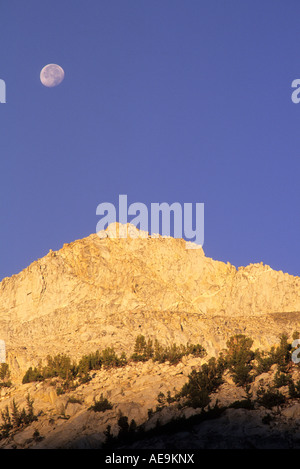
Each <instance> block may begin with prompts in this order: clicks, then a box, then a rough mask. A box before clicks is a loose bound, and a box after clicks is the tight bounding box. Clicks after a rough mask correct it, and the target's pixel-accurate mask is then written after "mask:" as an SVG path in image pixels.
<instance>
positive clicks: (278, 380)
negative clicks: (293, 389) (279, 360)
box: [273, 370, 292, 388]
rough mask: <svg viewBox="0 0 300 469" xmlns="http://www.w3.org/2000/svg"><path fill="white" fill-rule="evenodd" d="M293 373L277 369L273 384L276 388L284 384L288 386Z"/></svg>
mask: <svg viewBox="0 0 300 469" xmlns="http://www.w3.org/2000/svg"><path fill="white" fill-rule="evenodd" d="M291 379H292V378H291V375H289V374H286V373H282V372H280V371H279V370H277V371H276V373H275V376H274V380H273V385H274V387H275V388H281V387H282V386H288V385H289V383H290V381H291Z"/></svg>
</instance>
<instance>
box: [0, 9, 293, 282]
mask: <svg viewBox="0 0 300 469" xmlns="http://www.w3.org/2000/svg"><path fill="white" fill-rule="evenodd" d="M0 18H1V28H0V44H1V47H0V78H1V79H3V80H5V82H6V86H7V103H6V104H0V133H1V140H0V155H1V172H0V216H1V218H0V223H1V230H0V279H1V278H3V277H6V276H10V275H12V274H14V273H18V272H19V271H20V270H22V269H23V268H25V267H26V266H27V265H29V264H30V263H31V262H33V261H34V260H36V259H37V258H40V257H43V256H44V255H46V254H47V253H48V251H49V249H53V250H57V249H60V248H61V247H62V246H63V244H64V243H67V242H71V241H73V240H75V239H78V238H82V237H85V236H88V235H89V234H90V233H93V232H95V229H96V224H97V222H98V219H99V218H98V217H97V216H96V207H97V205H98V204H99V203H101V202H112V203H115V204H117V201H118V195H119V194H127V195H128V202H129V203H133V202H144V203H145V204H147V205H148V206H150V203H151V202H168V203H172V202H180V203H184V202H192V203H196V202H203V203H204V204H205V242H204V251H205V253H206V255H207V256H209V257H212V258H214V259H218V260H221V261H224V262H227V261H229V262H230V263H232V264H233V265H235V266H237V267H238V266H240V265H247V264H249V263H251V262H261V261H262V262H263V263H265V264H268V265H271V267H272V268H274V269H277V270H283V271H284V272H289V273H291V274H294V275H300V264H299V259H300V255H299V254H300V248H299V246H300V183H299V181H300V178H299V173H300V158H299V156H300V104H298V105H297V104H294V103H292V100H291V93H292V88H291V83H292V81H293V80H294V79H296V78H300V52H299V44H300V22H299V18H300V2H299V1H298V0H281V1H278V0H243V1H241V0H206V1H205V0H106V1H103V0H51V1H47V0H26V1H24V0H2V1H1V5H0ZM48 63H57V64H59V65H60V66H62V67H63V68H64V70H65V79H64V81H63V83H62V84H61V85H59V86H58V87H55V88H46V87H44V86H42V84H41V83H40V80H39V73H40V70H41V69H42V67H43V66H44V65H46V64H48Z"/></svg>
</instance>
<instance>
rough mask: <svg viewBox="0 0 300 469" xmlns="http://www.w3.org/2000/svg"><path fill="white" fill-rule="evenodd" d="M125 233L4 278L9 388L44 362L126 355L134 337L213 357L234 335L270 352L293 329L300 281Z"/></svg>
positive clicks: (0, 306)
mask: <svg viewBox="0 0 300 469" xmlns="http://www.w3.org/2000/svg"><path fill="white" fill-rule="evenodd" d="M118 227H119V225H118ZM123 228H124V227H123ZM125 228H126V227H125ZM127 229H128V232H129V237H128V238H124V239H120V238H114V237H112V233H113V232H114V231H115V230H113V229H112V227H111V226H110V227H108V229H107V230H106V231H105V232H102V233H99V236H98V235H97V234H92V235H90V236H89V237H87V238H84V239H81V240H77V241H74V242H72V243H70V244H65V245H64V246H63V247H62V249H60V250H58V251H56V252H53V251H51V250H50V252H49V254H48V255H46V256H45V257H43V258H42V259H39V260H37V261H35V262H33V263H32V264H31V265H30V266H29V267H27V268H26V269H24V270H23V271H22V272H20V273H19V274H17V275H14V276H12V277H11V278H5V279H4V280H2V282H1V283H0V298H1V302H0V338H1V339H2V340H4V341H5V344H6V355H7V363H8V364H9V367H10V373H11V378H12V379H13V380H15V382H21V381H22V379H23V377H24V374H25V373H26V371H27V370H28V368H29V367H32V369H34V368H35V367H38V366H39V364H40V362H42V363H43V364H46V362H47V357H48V356H49V355H51V356H52V357H54V356H55V355H63V354H64V355H67V356H69V357H70V358H71V360H74V361H76V362H78V360H80V359H81V357H83V356H84V355H88V354H91V353H94V352H95V350H105V349H106V348H109V347H114V350H115V352H116V353H117V354H118V356H121V354H122V353H125V354H126V356H127V357H130V356H131V355H132V354H133V353H134V344H135V339H136V337H137V335H139V334H140V335H143V336H145V337H147V338H149V339H150V340H152V342H153V346H154V345H155V340H156V339H157V340H158V341H159V343H160V345H161V346H162V347H165V348H166V347H170V346H172V344H176V345H177V346H178V347H180V346H186V344H188V343H189V344H201V346H202V347H204V348H205V350H206V352H207V354H208V356H216V355H217V354H218V352H219V351H220V350H222V348H224V347H225V345H226V342H227V340H228V339H229V337H231V336H232V335H233V334H239V333H242V334H245V335H247V336H249V337H252V338H253V341H254V346H255V347H260V348H268V347H269V346H271V345H272V344H274V343H276V340H277V339H278V336H279V335H280V334H281V333H283V332H285V333H287V334H288V335H291V333H292V332H293V330H295V329H297V328H300V327H298V324H299V322H300V313H299V311H300V295H299V291H300V279H299V278H298V277H293V276H291V275H288V274H287V273H283V272H276V271H274V270H272V268H271V267H269V266H266V265H263V264H251V265H249V266H247V267H240V268H238V269H237V268H235V267H234V266H232V265H230V264H229V263H227V264H225V263H223V262H218V261H215V260H213V259H211V258H208V257H206V256H205V254H204V252H203V250H202V249H201V248H200V249H187V244H186V242H185V241H184V240H181V239H174V238H171V237H170V238H163V237H160V236H154V235H152V236H150V235H148V234H147V233H144V232H139V231H138V230H137V229H136V228H135V227H133V226H131V225H128V226H127ZM189 247H193V246H192V244H191V245H190V246H189ZM194 247H197V246H194Z"/></svg>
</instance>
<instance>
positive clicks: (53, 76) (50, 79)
mask: <svg viewBox="0 0 300 469" xmlns="http://www.w3.org/2000/svg"><path fill="white" fill-rule="evenodd" d="M64 77H65V72H64V70H63V69H62V68H61V67H60V66H59V65H57V64H48V65H45V67H44V68H42V70H41V73H40V79H41V82H42V84H43V85H44V86H47V87H48V88H53V87H54V86H57V85H59V84H60V83H61V82H62V81H63V79H64Z"/></svg>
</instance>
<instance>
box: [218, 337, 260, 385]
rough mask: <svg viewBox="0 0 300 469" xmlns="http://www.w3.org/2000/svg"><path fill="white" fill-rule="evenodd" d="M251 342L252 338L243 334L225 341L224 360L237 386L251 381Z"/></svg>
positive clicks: (252, 357)
mask: <svg viewBox="0 0 300 469" xmlns="http://www.w3.org/2000/svg"><path fill="white" fill-rule="evenodd" d="M252 344H253V340H252V339H250V338H249V337H246V336H245V335H243V334H237V335H235V336H232V337H231V338H230V339H229V340H228V341H227V344H226V345H227V351H226V355H225V360H226V362H227V366H228V368H229V370H230V371H231V373H232V378H233V381H234V383H235V384H236V385H237V386H245V385H247V384H248V383H250V382H251V381H252V376H251V375H250V372H251V370H252V366H251V361H252V360H253V359H254V352H253V351H252V350H251V347H252Z"/></svg>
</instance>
